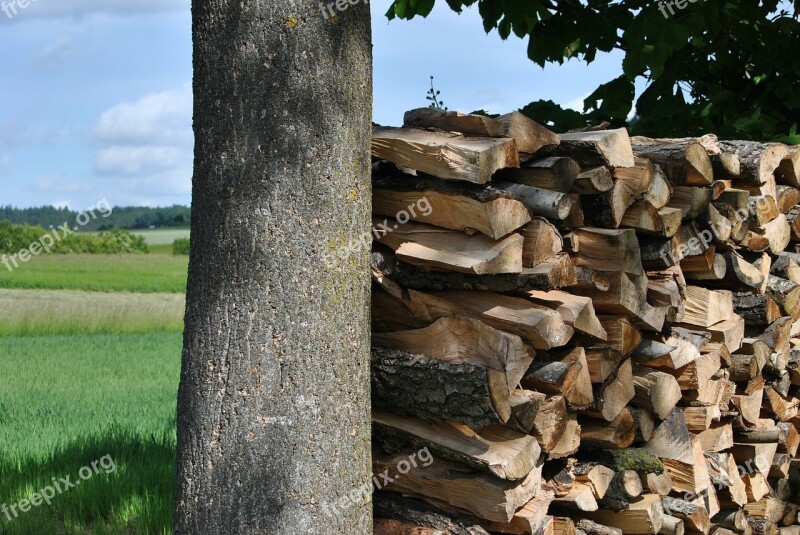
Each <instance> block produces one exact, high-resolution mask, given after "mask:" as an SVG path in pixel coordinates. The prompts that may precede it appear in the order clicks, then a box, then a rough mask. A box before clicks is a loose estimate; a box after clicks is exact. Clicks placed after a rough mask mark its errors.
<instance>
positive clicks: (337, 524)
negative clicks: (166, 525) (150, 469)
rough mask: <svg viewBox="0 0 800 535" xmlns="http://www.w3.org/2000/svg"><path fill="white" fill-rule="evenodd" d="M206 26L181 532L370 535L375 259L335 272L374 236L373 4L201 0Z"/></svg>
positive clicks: (201, 35) (178, 513)
mask: <svg viewBox="0 0 800 535" xmlns="http://www.w3.org/2000/svg"><path fill="white" fill-rule="evenodd" d="M192 30H193V42H194V129H195V138H196V146H195V170H194V181H193V207H192V210H193V213H194V214H195V216H194V217H193V218H192V249H191V257H190V265H189V283H188V291H187V301H186V317H185V319H186V327H185V329H186V330H185V334H184V349H183V362H182V371H181V381H180V387H179V393H178V454H177V475H176V484H175V488H176V505H175V515H174V529H175V533H176V534H179V535H180V534H186V535H189V534H191V535H195V534H200V533H202V534H203V535H215V534H248V535H253V534H270V535H274V534H282V535H287V534H288V535H291V534H300V533H302V534H316V533H318V534H329V533H343V534H359V535H361V534H364V533H371V532H372V524H371V503H369V500H368V498H367V497H366V495H368V494H369V493H366V495H363V493H361V492H360V490H359V489H363V488H367V489H369V488H371V483H370V478H371V453H370V393H369V359H370V349H369V336H370V333H369V292H370V269H369V251H368V249H363V248H354V250H352V251H351V252H350V254H349V255H348V256H347V257H346V258H343V259H342V260H341V261H340V262H338V263H337V264H336V265H335V266H334V267H327V266H326V265H325V263H324V262H323V259H324V258H325V257H326V255H332V256H337V253H338V252H339V251H340V250H341V249H342V247H347V246H348V243H350V241H351V240H353V241H355V240H356V239H357V238H358V236H360V235H363V234H365V233H367V232H368V230H369V225H370V197H371V190H370V138H371V131H372V128H371V104H372V94H371V90H372V58H371V54H372V47H371V30H370V16H369V5H368V4H367V3H364V2H359V3H358V4H356V5H349V6H348V9H347V10H346V11H344V12H337V16H336V17H334V18H325V17H323V14H322V13H321V11H320V7H319V4H318V3H317V2H278V1H276V0H264V1H260V2H239V1H233V0H194V1H193V3H192ZM359 494H362V497H361V499H358V500H357V499H354V498H352V497H353V496H357V495H359ZM345 503H346V504H347V506H346V507H345V506H344V505H343V504H345ZM332 511H335V513H332Z"/></svg>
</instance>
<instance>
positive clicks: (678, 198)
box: [667, 186, 713, 219]
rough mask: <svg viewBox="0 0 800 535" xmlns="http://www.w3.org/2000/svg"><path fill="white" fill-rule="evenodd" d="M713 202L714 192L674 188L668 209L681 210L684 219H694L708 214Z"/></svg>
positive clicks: (684, 187) (681, 187)
mask: <svg viewBox="0 0 800 535" xmlns="http://www.w3.org/2000/svg"><path fill="white" fill-rule="evenodd" d="M712 200H713V192H712V191H711V190H710V189H708V188H695V187H691V186H673V187H672V196H671V197H670V198H669V202H668V203H667V207H669V208H678V209H680V210H681V213H682V214H683V218H684V219H694V218H696V217H699V216H700V215H701V214H703V213H705V212H706V210H707V209H708V205H709V204H710V203H711V201H712Z"/></svg>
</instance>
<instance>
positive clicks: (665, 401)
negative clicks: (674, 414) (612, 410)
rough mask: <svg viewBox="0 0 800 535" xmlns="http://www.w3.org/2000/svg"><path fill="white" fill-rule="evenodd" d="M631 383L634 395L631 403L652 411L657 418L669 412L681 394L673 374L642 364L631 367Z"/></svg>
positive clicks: (662, 417)
mask: <svg viewBox="0 0 800 535" xmlns="http://www.w3.org/2000/svg"><path fill="white" fill-rule="evenodd" d="M633 385H634V389H635V392H636V395H635V396H634V398H633V400H631V404H632V405H634V406H637V407H642V408H645V409H648V410H650V411H653V413H654V414H655V415H656V416H657V417H658V418H659V419H664V418H665V417H666V416H667V415H668V414H670V411H672V409H673V408H674V407H675V405H676V404H677V403H678V400H680V399H681V396H682V394H681V389H680V386H678V381H677V380H676V379H675V378H674V377H673V376H671V375H669V374H667V373H664V372H660V371H656V370H653V369H651V368H646V367H643V366H638V365H637V366H634V367H633Z"/></svg>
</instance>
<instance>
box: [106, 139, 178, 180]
mask: <svg viewBox="0 0 800 535" xmlns="http://www.w3.org/2000/svg"><path fill="white" fill-rule="evenodd" d="M187 157H191V152H190V151H187V150H186V149H184V148H180V147H154V146H146V147H124V146H118V145H115V146H112V147H108V148H106V149H102V150H100V151H99V152H98V153H97V156H96V157H95V159H94V169H95V171H96V172H97V173H99V174H108V175H116V176H142V175H152V174H156V173H163V172H165V171H169V170H171V169H175V168H177V167H180V166H181V164H183V163H185V162H186V159H187Z"/></svg>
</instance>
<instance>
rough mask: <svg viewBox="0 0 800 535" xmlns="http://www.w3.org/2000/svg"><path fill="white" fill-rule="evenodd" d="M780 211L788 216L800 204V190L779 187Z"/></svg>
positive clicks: (778, 200)
mask: <svg viewBox="0 0 800 535" xmlns="http://www.w3.org/2000/svg"><path fill="white" fill-rule="evenodd" d="M776 201H777V202H778V210H780V212H781V213H782V214H786V213H788V212H789V210H791V209H792V208H794V207H795V206H797V205H798V204H800V189H798V188H793V187H791V186H778V198H777V199H776Z"/></svg>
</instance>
